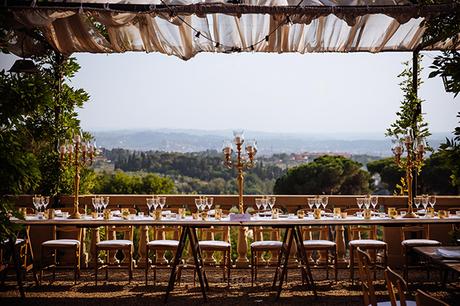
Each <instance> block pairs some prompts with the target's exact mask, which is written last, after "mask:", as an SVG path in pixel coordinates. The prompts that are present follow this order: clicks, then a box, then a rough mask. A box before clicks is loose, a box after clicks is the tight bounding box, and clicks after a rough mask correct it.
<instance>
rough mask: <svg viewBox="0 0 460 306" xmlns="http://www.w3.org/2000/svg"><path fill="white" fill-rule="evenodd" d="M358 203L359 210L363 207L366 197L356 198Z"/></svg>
mask: <svg viewBox="0 0 460 306" xmlns="http://www.w3.org/2000/svg"><path fill="white" fill-rule="evenodd" d="M356 204H358V207H359V210H361V209H362V207H363V204H364V199H363V198H356Z"/></svg>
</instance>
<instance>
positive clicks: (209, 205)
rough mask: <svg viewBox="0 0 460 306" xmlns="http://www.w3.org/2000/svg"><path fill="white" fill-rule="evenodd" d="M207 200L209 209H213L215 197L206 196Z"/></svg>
mask: <svg viewBox="0 0 460 306" xmlns="http://www.w3.org/2000/svg"><path fill="white" fill-rule="evenodd" d="M206 199H207V201H206V205H207V207H208V210H211V208H212V204H213V203H214V198H213V197H209V198H206Z"/></svg>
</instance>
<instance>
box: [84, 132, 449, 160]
mask: <svg viewBox="0 0 460 306" xmlns="http://www.w3.org/2000/svg"><path fill="white" fill-rule="evenodd" d="M91 133H92V134H93V135H94V136H95V138H96V141H97V144H98V146H100V147H104V148H106V149H112V148H124V149H130V150H139V151H148V150H154V151H167V152H183V153H184V152H201V151H206V150H220V148H221V146H222V141H223V140H224V139H229V138H232V132H231V131H197V130H152V131H123V130H120V131H96V132H91ZM245 135H246V137H247V138H255V139H257V142H258V146H259V153H260V154H263V155H271V154H274V153H295V152H340V153H343V152H346V153H350V154H367V155H373V156H389V155H390V154H391V150H390V148H391V141H390V139H387V138H385V137H384V136H383V133H382V136H379V135H375V134H362V135H360V134H335V135H331V134H327V135H319V134H310V135H301V134H275V133H264V132H252V131H247V132H246V133H245ZM446 136H448V137H449V136H450V135H449V134H448V133H437V134H434V135H433V136H432V137H431V139H430V140H429V144H430V145H431V146H432V147H434V148H437V147H438V146H439V144H440V143H441V142H442V141H443V140H444V138H445V137H446Z"/></svg>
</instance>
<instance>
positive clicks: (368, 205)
mask: <svg viewBox="0 0 460 306" xmlns="http://www.w3.org/2000/svg"><path fill="white" fill-rule="evenodd" d="M363 200H364V206H365V207H366V209H369V207H371V199H370V198H364V199H363Z"/></svg>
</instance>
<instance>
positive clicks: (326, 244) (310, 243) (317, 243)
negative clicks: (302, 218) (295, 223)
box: [303, 240, 335, 248]
mask: <svg viewBox="0 0 460 306" xmlns="http://www.w3.org/2000/svg"><path fill="white" fill-rule="evenodd" d="M303 245H304V246H305V247H309V248H313V247H318V248H332V247H335V242H333V241H329V240H304V241H303Z"/></svg>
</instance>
